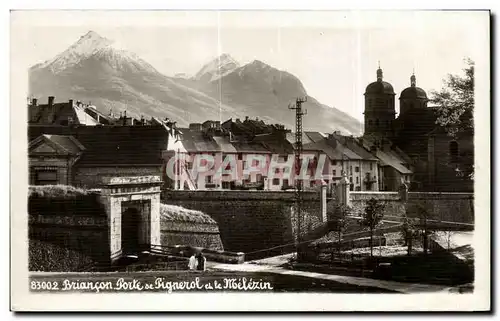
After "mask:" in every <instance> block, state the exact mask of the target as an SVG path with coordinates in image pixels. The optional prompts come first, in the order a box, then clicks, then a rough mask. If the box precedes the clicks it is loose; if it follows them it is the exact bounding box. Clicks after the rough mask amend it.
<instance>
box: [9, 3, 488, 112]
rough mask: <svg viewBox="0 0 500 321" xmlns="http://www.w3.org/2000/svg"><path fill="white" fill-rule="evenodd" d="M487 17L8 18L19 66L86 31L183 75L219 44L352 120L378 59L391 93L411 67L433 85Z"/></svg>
mask: <svg viewBox="0 0 500 321" xmlns="http://www.w3.org/2000/svg"><path fill="white" fill-rule="evenodd" d="M51 15H52V16H51ZM16 18H17V20H16ZM488 19H489V16H488V14H487V13H485V12H466V11H462V12H454V11H389V12H377V11H321V12H314V11H307V12H283V11H281V12H280V11H275V12H269V11H267V12H264V11H261V12H248V11H246V12H245V11H239V12H232V11H222V12H217V11H190V12H182V11H148V12H132V11H129V12H85V11H72V12H45V13H43V16H42V14H41V13H40V12H26V13H24V15H22V16H18V17H16V16H14V17H13V23H18V24H19V26H21V28H18V29H17V30H20V31H18V33H17V34H16V37H17V38H18V39H19V40H22V41H24V43H25V45H26V46H28V47H27V48H29V50H27V53H26V55H27V57H26V61H27V62H28V64H29V66H31V65H34V64H36V63H39V62H43V61H45V60H48V59H51V58H53V57H54V56H55V55H57V54H59V53H60V52H62V51H64V50H65V49H66V48H67V47H69V46H70V45H71V44H73V43H74V42H76V41H77V40H78V39H79V37H80V36H82V35H84V34H85V33H87V32H88V31H89V30H93V31H95V32H97V33H98V34H99V35H101V36H103V37H106V38H109V39H111V40H114V41H116V42H117V43H119V45H120V46H121V47H123V48H125V49H128V50H130V51H133V52H135V53H136V54H138V55H139V56H140V57H142V58H143V59H144V60H146V61H148V62H149V63H150V64H152V65H153V66H154V67H155V68H156V69H158V70H159V71H160V72H162V73H164V74H166V75H175V74H178V73H187V74H188V75H193V74H195V73H196V72H197V71H198V70H199V69H201V67H202V66H203V65H204V64H205V63H207V62H209V61H210V60H212V59H214V58H215V57H217V56H218V55H220V54H222V53H227V54H230V55H231V56H232V57H233V58H234V59H235V60H237V61H238V62H239V63H240V64H242V65H243V64H245V63H248V62H251V61H253V60H254V59H258V60H261V61H263V62H265V63H268V64H269V65H271V66H273V67H275V68H278V69H281V70H286V71H288V72H290V73H292V74H294V75H295V76H297V77H298V78H299V79H300V80H301V81H302V83H303V84H304V87H305V88H306V90H307V92H308V95H310V96H312V97H314V98H316V99H318V100H319V101H320V102H322V103H323V104H326V105H329V106H334V107H336V108H338V109H340V110H342V111H345V112H347V113H349V114H350V115H352V116H354V117H356V118H358V119H360V120H362V119H363V114H362V113H363V108H364V106H363V105H364V99H363V93H364V90H365V88H366V86H367V85H368V84H369V83H370V82H373V81H375V80H376V69H377V67H378V64H379V63H380V66H381V68H382V70H383V73H384V80H385V81H388V82H390V83H391V84H392V85H393V87H394V90H395V92H396V98H399V94H400V92H401V91H402V90H403V89H404V88H406V87H408V86H409V85H410V76H411V75H412V73H413V71H415V75H416V78H417V86H419V87H421V88H423V89H424V90H425V91H427V93H428V94H429V93H430V91H431V90H439V89H440V88H441V87H442V84H443V79H444V78H445V77H446V76H447V74H449V73H452V74H460V73H462V69H463V68H464V67H465V64H464V58H465V57H469V58H471V59H473V60H477V59H480V57H483V56H484V55H482V54H483V53H484V51H485V50H486V51H489V34H488V24H489V20H488ZM396 110H397V111H398V110H399V106H398V103H396Z"/></svg>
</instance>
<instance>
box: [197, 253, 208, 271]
mask: <svg viewBox="0 0 500 321" xmlns="http://www.w3.org/2000/svg"><path fill="white" fill-rule="evenodd" d="M206 265H207V259H206V258H205V256H203V254H202V253H201V252H199V253H198V254H197V255H196V266H197V267H196V270H198V271H205V270H206Z"/></svg>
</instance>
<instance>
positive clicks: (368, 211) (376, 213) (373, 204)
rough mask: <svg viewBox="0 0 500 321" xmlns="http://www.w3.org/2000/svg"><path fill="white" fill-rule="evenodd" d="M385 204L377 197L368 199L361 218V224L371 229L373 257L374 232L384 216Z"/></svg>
mask: <svg viewBox="0 0 500 321" xmlns="http://www.w3.org/2000/svg"><path fill="white" fill-rule="evenodd" d="M384 209H385V205H384V204H382V203H380V202H379V201H378V200H377V199H375V198H371V199H369V200H368V202H367V203H366V206H365V211H364V213H363V218H362V219H361V225H362V226H365V227H368V229H369V231H370V257H373V232H374V231H375V229H376V227H377V226H378V224H379V223H380V222H381V221H382V218H383V217H384Z"/></svg>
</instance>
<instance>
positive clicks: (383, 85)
mask: <svg viewBox="0 0 500 321" xmlns="http://www.w3.org/2000/svg"><path fill="white" fill-rule="evenodd" d="M366 94H391V95H394V94H395V93H394V88H393V87H392V85H391V84H390V83H388V82H387V81H375V82H372V83H371V84H369V85H368V86H366V90H365V95H366Z"/></svg>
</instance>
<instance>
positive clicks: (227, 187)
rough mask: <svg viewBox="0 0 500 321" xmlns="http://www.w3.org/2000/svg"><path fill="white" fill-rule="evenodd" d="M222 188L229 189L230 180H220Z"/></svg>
mask: <svg viewBox="0 0 500 321" xmlns="http://www.w3.org/2000/svg"><path fill="white" fill-rule="evenodd" d="M222 188H223V189H231V182H222Z"/></svg>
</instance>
